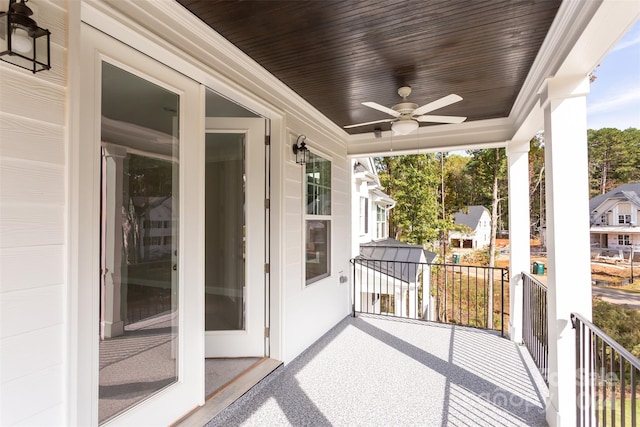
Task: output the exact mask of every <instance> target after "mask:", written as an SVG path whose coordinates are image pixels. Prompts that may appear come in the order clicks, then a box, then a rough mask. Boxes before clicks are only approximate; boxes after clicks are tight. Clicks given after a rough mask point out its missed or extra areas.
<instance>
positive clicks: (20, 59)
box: [0, 0, 51, 73]
mask: <svg viewBox="0 0 640 427" xmlns="http://www.w3.org/2000/svg"><path fill="white" fill-rule="evenodd" d="M27 1H28V0H20V2H18V1H17V0H9V10H8V11H6V12H0V59H1V60H3V61H5V62H8V63H10V64H13V65H17V66H18V67H20V68H25V69H27V70H30V71H32V72H33V73H37V72H38V71H42V70H49V69H50V68H51V65H50V63H51V58H50V53H49V36H50V34H51V33H50V32H49V30H45V29H43V28H40V27H38V24H37V23H36V21H34V20H33V19H31V18H30V16H31V15H33V11H32V10H31V9H30V8H29V6H27V5H26V4H25V3H26V2H27Z"/></svg>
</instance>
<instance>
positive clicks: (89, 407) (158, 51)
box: [65, 0, 290, 425]
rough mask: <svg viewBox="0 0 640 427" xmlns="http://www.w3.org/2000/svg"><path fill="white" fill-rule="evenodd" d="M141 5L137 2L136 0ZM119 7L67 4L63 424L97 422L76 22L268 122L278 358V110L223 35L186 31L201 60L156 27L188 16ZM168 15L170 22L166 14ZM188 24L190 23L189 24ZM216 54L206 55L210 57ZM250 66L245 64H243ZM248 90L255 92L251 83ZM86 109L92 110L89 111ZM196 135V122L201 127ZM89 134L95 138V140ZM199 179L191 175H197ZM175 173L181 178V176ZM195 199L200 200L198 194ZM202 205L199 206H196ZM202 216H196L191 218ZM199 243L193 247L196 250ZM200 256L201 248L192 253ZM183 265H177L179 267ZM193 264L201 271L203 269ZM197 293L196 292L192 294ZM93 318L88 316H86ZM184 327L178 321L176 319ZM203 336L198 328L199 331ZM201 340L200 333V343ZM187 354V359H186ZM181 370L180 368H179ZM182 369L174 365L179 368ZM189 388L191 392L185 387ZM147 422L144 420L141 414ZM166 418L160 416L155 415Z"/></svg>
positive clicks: (88, 163) (89, 153)
mask: <svg viewBox="0 0 640 427" xmlns="http://www.w3.org/2000/svg"><path fill="white" fill-rule="evenodd" d="M141 6H145V5H141ZM146 6H149V7H152V6H153V7H156V6H159V8H158V10H161V9H162V8H164V6H163V5H161V4H158V5H155V4H154V5H146ZM118 9H119V5H118V4H117V2H116V3H112V4H110V3H106V2H100V1H94V0H81V1H80V2H71V3H70V4H69V35H70V39H69V40H70V41H69V52H68V72H69V91H68V95H67V102H68V105H69V113H68V141H69V144H68V152H67V159H68V178H67V182H68V184H67V185H68V193H67V194H68V221H67V224H68V231H67V236H68V240H67V241H68V252H67V254H68V255H67V263H68V285H67V286H68V299H67V306H68V316H67V322H68V343H67V348H68V353H67V354H68V358H67V366H68V370H67V375H66V383H67V384H66V387H65V388H66V390H67V391H66V393H67V397H66V401H67V417H66V419H67V422H68V423H69V424H70V425H96V424H97V422H98V409H97V408H98V393H97V384H98V345H97V341H96V343H95V345H92V344H91V342H92V340H93V338H94V337H95V336H97V326H96V325H97V323H96V322H97V307H93V306H92V304H95V303H96V302H97V301H98V297H97V294H95V292H92V291H90V290H89V289H91V286H87V283H92V281H94V280H95V281H96V286H95V287H94V288H95V290H97V289H98V288H97V286H98V285H97V279H98V272H99V231H98V228H97V227H96V225H97V224H99V215H100V212H99V206H98V203H97V201H98V200H99V199H98V197H99V189H98V183H99V173H98V171H99V167H100V165H99V155H98V152H97V150H99V147H98V146H93V145H92V144H85V143H84V141H86V140H87V138H89V140H93V139H95V138H96V135H95V129H93V126H89V125H88V124H87V121H86V118H87V117H88V116H87V115H89V116H91V117H92V119H94V120H95V119H96V117H95V114H93V112H94V111H95V88H94V87H87V85H86V83H84V82H83V80H84V79H83V78H82V76H83V75H84V73H85V68H86V64H87V61H94V58H93V57H92V56H89V57H87V56H86V55H85V54H84V53H83V50H82V49H81V47H82V45H83V43H84V41H83V40H82V31H83V30H82V26H83V25H85V24H87V25H90V26H92V27H94V28H96V29H98V30H100V31H102V32H103V33H105V34H108V35H109V36H111V37H113V38H114V39H116V40H120V41H123V42H125V44H127V45H129V46H131V47H132V48H134V49H136V50H138V51H140V52H143V53H144V54H145V55H147V56H149V57H151V58H153V59H155V60H156V61H158V62H160V63H161V64H165V66H168V67H169V68H172V69H173V70H176V71H178V72H180V73H182V74H184V75H185V76H187V77H189V78H191V79H192V80H195V81H196V82H198V83H200V84H201V85H202V90H201V91H200V106H201V108H202V109H203V108H204V100H205V89H204V88H205V87H207V88H209V89H212V90H214V91H216V92H218V93H219V94H221V95H224V96H226V97H227V98H229V99H231V100H234V102H237V103H238V104H240V105H243V106H244V107H245V108H248V109H250V110H252V111H255V112H256V113H257V114H259V115H260V116H262V117H264V118H266V119H267V120H268V125H269V128H268V129H267V133H268V134H269V135H270V136H271V150H270V154H269V162H268V163H269V164H268V168H269V170H270V177H271V179H270V181H271V183H275V184H274V185H271V186H270V195H271V203H270V210H269V219H268V220H267V224H266V227H268V228H269V230H270V235H269V241H268V243H267V244H268V247H269V251H268V252H269V256H270V266H271V268H270V272H269V280H270V282H271V283H272V284H274V286H271V287H270V291H269V295H267V296H266V307H265V309H266V310H267V312H268V313H269V314H270V315H269V320H268V323H269V325H268V326H269V327H270V337H269V340H268V342H269V347H268V349H269V352H270V356H271V357H273V358H276V359H280V360H282V359H283V358H284V354H283V337H282V335H283V322H282V320H283V317H284V316H283V289H282V285H281V284H282V277H283V272H282V268H281V263H280V262H279V260H281V259H282V252H283V248H282V243H281V238H280V236H281V230H282V219H281V217H282V193H283V189H282V182H283V175H284V164H285V162H287V161H288V160H290V155H289V156H288V155H287V154H290V153H289V150H286V148H288V145H284V143H283V142H284V141H285V140H286V133H285V132H286V131H285V126H284V116H285V113H284V112H283V111H281V110H280V109H278V108H276V107H274V106H273V105H271V104H268V101H265V97H264V96H259V95H257V94H256V93H254V92H252V91H251V89H248V88H246V87H244V86H242V85H247V86H251V84H250V82H247V81H243V82H242V83H240V82H235V81H233V80H232V79H233V78H237V75H236V73H235V72H231V71H230V70H229V69H228V68H225V67H226V65H221V64H225V58H227V57H230V56H234V53H233V52H231V53H230V52H229V44H228V42H224V41H220V42H215V43H211V37H212V35H211V34H210V33H204V32H203V33H202V34H201V35H198V36H197V37H193V36H192V37H191V38H190V39H189V40H188V41H185V43H188V44H189V49H188V50H190V51H192V52H195V51H198V50H199V49H200V47H199V46H202V45H203V44H206V45H208V46H209V47H210V49H209V52H210V53H207V55H208V56H206V60H207V63H203V62H202V61H199V60H197V59H195V58H194V57H191V56H189V55H187V54H185V53H181V52H180V51H181V49H176V46H174V45H173V44H171V43H169V42H167V41H166V39H165V38H164V34H167V33H168V32H171V31H174V30H175V28H176V27H177V26H180V25H182V26H183V27H185V28H192V26H193V22H192V21H189V19H190V18H185V17H179V16H178V17H176V16H175V14H171V16H167V17H165V18H164V19H163V18H159V17H158V16H156V13H155V12H154V11H146V10H142V8H140V7H138V6H137V5H135V6H131V7H129V6H127V8H126V10H124V9H120V10H118ZM172 20H173V21H172ZM151 21H154V22H156V23H158V22H159V23H161V25H157V28H156V26H152V27H153V28H154V31H155V33H153V32H151V31H149V30H146V29H145V28H149V27H148V26H143V24H144V23H148V22H151ZM189 26H191V27H189ZM214 57H215V58H216V59H215V60H213V59H212V58H214ZM249 68H250V67H248V69H249ZM253 90H254V91H258V89H257V88H255V87H253ZM92 114H93V116H92ZM196 116H197V117H201V118H202V119H204V110H202V114H200V112H197V114H196ZM201 129H202V132H200V135H204V125H202V126H201ZM96 140H97V139H96ZM203 150H204V145H203V144H202V145H201V146H200V147H192V151H193V152H194V153H195V152H199V153H202V152H203ZM201 173H203V170H202V171H201ZM200 178H203V177H199V179H198V180H199V181H200ZM184 181H185V180H184V179H183V183H184ZM199 202H202V199H199ZM201 211H202V210H201ZM198 220H199V221H203V220H204V219H203V218H202V216H201V217H200V218H199V219H198ZM203 248H204V246H203V245H201V248H200V251H201V252H203V251H204V249H203ZM196 255H197V256H202V254H196ZM184 269H185V267H183V268H182V270H184ZM200 271H201V272H202V274H203V272H204V270H203V269H200ZM200 282H201V283H200V284H199V285H198V286H201V287H202V288H203V286H204V283H203V282H204V281H203V280H201V281H200ZM200 295H203V292H201V293H200ZM94 320H96V322H94ZM196 323H197V325H199V326H198V327H199V328H200V329H199V331H200V332H204V318H203V316H202V317H201V318H200V321H199V322H194V326H195V325H196ZM182 324H183V326H185V324H184V322H183V323H182ZM201 335H203V334H201ZM203 341H204V340H203V339H202V340H201V342H203ZM190 351H192V352H194V353H195V354H199V355H200V356H201V357H199V360H201V361H202V363H204V349H203V345H198V346H196V348H191V349H190ZM194 360H195V359H194ZM181 369H182V367H181ZM179 374H182V371H180V372H179ZM198 375H199V376H200V377H199V378H198V385H197V386H195V389H194V390H193V392H194V393H195V394H196V395H197V396H198V402H197V404H198V405H201V404H203V403H204V369H201V370H199V374H198ZM189 393H191V391H189ZM147 406H148V405H147V403H146V402H145V403H143V404H140V405H138V409H140V411H141V412H145V413H146V415H148V414H149V412H150V411H149V410H148V407H147ZM147 421H148V419H147ZM163 421H164V422H166V421H167V420H163Z"/></svg>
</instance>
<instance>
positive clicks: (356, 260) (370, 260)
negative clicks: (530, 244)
mask: <svg viewBox="0 0 640 427" xmlns="http://www.w3.org/2000/svg"><path fill="white" fill-rule="evenodd" d="M349 262H350V263H351V264H352V265H355V264H367V263H376V262H379V263H388V264H393V263H396V264H413V265H425V266H429V267H464V268H478V269H480V268H484V269H492V270H507V268H505V267H489V266H488V265H472V264H444V263H433V262H416V261H396V260H389V259H373V258H351V259H350V260H349Z"/></svg>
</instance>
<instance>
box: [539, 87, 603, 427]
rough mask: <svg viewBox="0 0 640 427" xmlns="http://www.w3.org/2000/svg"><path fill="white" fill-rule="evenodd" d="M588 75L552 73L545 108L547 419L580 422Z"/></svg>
mask: <svg viewBox="0 0 640 427" xmlns="http://www.w3.org/2000/svg"><path fill="white" fill-rule="evenodd" d="M588 92H589V80H588V78H587V76H579V77H573V78H566V77H565V78H553V79H549V80H547V81H546V84H545V86H544V87H543V90H542V94H541V104H542V106H543V108H544V132H545V133H544V141H545V185H546V203H547V208H546V220H547V263H548V267H549V269H548V276H547V279H548V294H547V299H548V328H549V334H548V336H549V399H548V401H547V422H548V423H549V425H550V426H551V427H554V426H560V425H562V426H573V425H575V423H576V389H575V381H576V367H575V341H574V340H575V333H574V330H573V329H572V326H571V320H570V314H571V313H572V312H578V313H580V314H582V315H583V316H585V317H587V318H589V319H590V318H591V266H590V250H589V249H590V247H589V175H588V163H587V161H588V158H587V111H586V94H587V93H588Z"/></svg>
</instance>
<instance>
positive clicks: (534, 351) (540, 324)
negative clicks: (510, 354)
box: [522, 272, 549, 385]
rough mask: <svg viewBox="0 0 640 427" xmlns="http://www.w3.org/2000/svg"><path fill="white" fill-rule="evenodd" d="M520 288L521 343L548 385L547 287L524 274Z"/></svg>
mask: <svg viewBox="0 0 640 427" xmlns="http://www.w3.org/2000/svg"><path fill="white" fill-rule="evenodd" d="M522 286H523V290H522V293H523V295H522V303H523V307H522V341H523V342H524V345H525V346H526V347H527V350H529V354H531V357H532V358H533V361H534V362H535V364H536V366H537V367H538V370H539V371H540V373H541V374H542V378H544V381H545V382H546V383H547V385H549V336H548V331H547V287H546V286H545V285H543V284H542V283H540V282H539V281H538V280H536V279H535V278H533V277H531V276H530V275H529V274H528V273H524V272H523V273H522Z"/></svg>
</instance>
